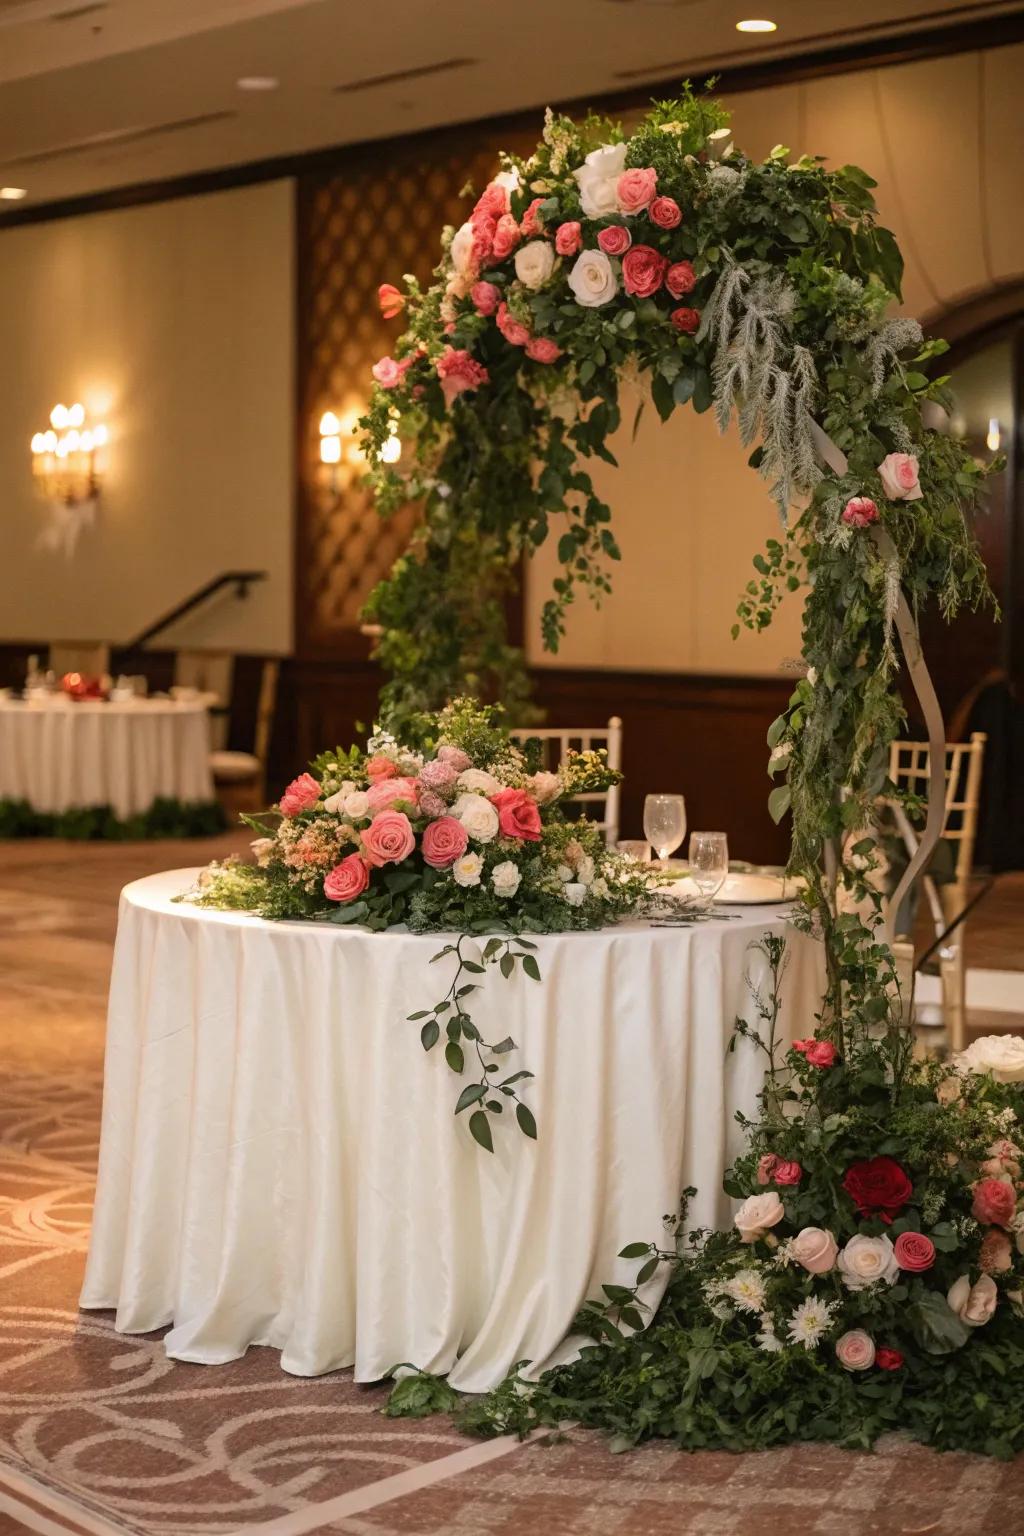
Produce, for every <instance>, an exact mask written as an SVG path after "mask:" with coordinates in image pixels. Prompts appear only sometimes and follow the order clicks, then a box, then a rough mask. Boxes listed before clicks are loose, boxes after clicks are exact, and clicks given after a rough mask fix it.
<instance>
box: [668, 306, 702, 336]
mask: <svg viewBox="0 0 1024 1536" xmlns="http://www.w3.org/2000/svg"><path fill="white" fill-rule="evenodd" d="M669 319H670V320H671V321H672V324H673V325H674V326H675V328H676V330H677V331H682V333H683V335H684V336H692V335H693V334H694V332H695V331H696V330H697V328H698V327H699V325H700V310H699V309H687V308H686V306H685V305H681V306H680V308H679V309H674V310H673V311H672V313H671V314H670V315H669Z"/></svg>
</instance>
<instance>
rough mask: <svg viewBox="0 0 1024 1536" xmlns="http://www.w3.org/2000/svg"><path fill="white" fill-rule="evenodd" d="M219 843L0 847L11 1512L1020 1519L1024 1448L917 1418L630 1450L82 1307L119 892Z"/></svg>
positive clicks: (752, 1528)
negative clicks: (186, 1346)
mask: <svg viewBox="0 0 1024 1536" xmlns="http://www.w3.org/2000/svg"><path fill="white" fill-rule="evenodd" d="M225 846H227V845H226V844H225V842H224V841H223V840H221V842H220V843H219V844H218V847H220V848H223V847H225ZM210 851H211V849H210V845H205V846H203V845H198V846H197V845H191V846H189V845H184V846H183V845H175V847H174V848H168V847H167V845H163V846H160V845H149V846H145V847H131V848H129V847H120V848H111V847H100V848H78V847H74V848H70V847H68V846H67V845H64V846H61V845H59V844H48V845H42V844H36V845H34V846H33V847H32V848H31V849H30V850H29V849H27V848H26V847H25V846H24V845H22V846H21V847H7V848H3V847H2V846H0V975H2V977H3V986H2V988H0V1533H2V1536H8V1533H11V1536H13V1533H15V1532H23V1531H24V1529H25V1528H26V1527H27V1528H30V1529H33V1530H37V1531H42V1532H45V1533H47V1536H61V1533H66V1532H72V1533H74V1536H112V1533H119V1536H220V1533H224V1536H227V1533H231V1536H242V1533H244V1536H256V1533H260V1536H301V1533H302V1532H304V1531H320V1532H324V1531H332V1532H343V1533H351V1536H382V1533H389V1532H390V1533H395V1536H397V1533H403V1536H448V1533H453V1536H485V1533H487V1536H490V1533H509V1536H512V1533H513V1532H515V1533H517V1536H518V1532H519V1531H520V1530H522V1529H523V1528H524V1527H526V1526H529V1527H530V1528H532V1530H533V1531H534V1532H537V1533H540V1536H542V1533H547V1532H559V1533H566V1536H648V1533H651V1536H653V1533H655V1532H657V1533H659V1536H661V1533H664V1532H665V1531H673V1532H678V1533H680V1536H683V1533H695V1536H696V1533H704V1536H719V1533H721V1536H730V1533H743V1536H762V1533H764V1536H767V1533H769V1532H776V1531H778V1530H779V1529H780V1528H783V1529H785V1530H786V1531H787V1533H790V1536H819V1533H820V1536H824V1533H826V1532H830V1533H831V1532H834V1531H836V1530H840V1531H842V1532H843V1533H844V1536H861V1533H863V1536H874V1533H880V1536H881V1533H885V1536H890V1533H891V1536H897V1533H900V1536H911V1533H915V1536H916V1533H922V1536H923V1533H925V1532H928V1533H931V1532H936V1533H947V1532H948V1533H951V1536H952V1533H954V1532H955V1533H961V1536H975V1533H976V1536H981V1533H983V1532H988V1531H992V1530H996V1529H998V1530H1000V1531H1003V1532H1007V1533H1012V1532H1017V1531H1022V1532H1024V1477H1022V1475H1021V1471H1020V1469H1019V1467H1017V1466H1003V1465H1000V1464H995V1463H991V1462H988V1461H985V1460H981V1459H978V1458H972V1457H967V1456H937V1455H934V1454H932V1453H930V1452H927V1451H925V1450H922V1449H920V1448H917V1447H911V1446H906V1445H903V1444H901V1443H899V1442H891V1443H889V1444H887V1445H886V1446H885V1447H884V1448H883V1449H882V1450H881V1451H880V1452H879V1453H878V1454H876V1455H874V1456H854V1455H849V1454H845V1453H843V1452H840V1451H836V1450H833V1449H831V1448H827V1447H810V1448H802V1449H799V1450H792V1451H780V1452H771V1453H766V1454H764V1455H756V1456H744V1457H736V1456H730V1455H727V1454H718V1453H705V1454H701V1455H696V1456H684V1455H680V1454H679V1453H677V1452H675V1451H673V1450H671V1449H669V1448H667V1447H665V1446H660V1445H659V1446H651V1447H647V1448H644V1449H642V1450H640V1451H637V1452H635V1453H633V1454H631V1455H624V1456H613V1455H611V1454H610V1453H609V1451H608V1450H607V1448H606V1447H605V1445H604V1444H603V1443H602V1442H601V1441H600V1440H599V1439H597V1438H596V1437H594V1436H590V1435H584V1434H582V1433H580V1432H576V1431H571V1432H570V1433H569V1434H568V1435H567V1436H566V1437H565V1438H564V1439H563V1440H562V1441H561V1442H559V1443H557V1444H550V1443H545V1442H541V1443H536V1444H529V1445H525V1446H520V1445H517V1444H515V1443H511V1442H510V1443H506V1442H496V1443H491V1444H487V1443H480V1442H475V1441H468V1440H466V1439H465V1438H464V1437H463V1436H461V1435H459V1434H457V1433H456V1432H455V1431H454V1430H453V1429H452V1428H451V1426H450V1425H449V1423H448V1422H447V1421H446V1420H444V1419H427V1420H423V1421H418V1422H409V1421H393V1420H388V1419H385V1418H383V1417H382V1416H381V1415H380V1413H379V1409H380V1406H381V1404H382V1402H383V1399H384V1396H385V1392H386V1389H384V1388H366V1387H357V1386H355V1385H354V1384H353V1383H352V1381H351V1379H350V1377H349V1376H348V1374H347V1373H345V1372H338V1373H335V1374H333V1375H330V1376H325V1377H321V1378H318V1379H316V1380H313V1381H308V1380H300V1379H296V1378H294V1377H289V1376H287V1375H285V1374H284V1373H283V1372H282V1371H281V1370H280V1368H279V1366H278V1361H277V1356H276V1355H275V1354H274V1353H273V1352H272V1351H270V1350H265V1349H254V1350H251V1351H250V1352H249V1354H248V1356H247V1357H246V1358H245V1359H244V1360H240V1361H236V1362H234V1363H233V1364H230V1365H225V1366H219V1367H216V1368H213V1367H202V1366H191V1365H186V1364H181V1363H178V1362H174V1361H170V1360H168V1359H167V1358H166V1356H165V1355H164V1352H163V1348H162V1345H161V1339H160V1336H159V1335H156V1334H151V1335H146V1336H144V1337H126V1336H124V1335H119V1334H116V1333H115V1332H114V1331H113V1328H112V1326H111V1319H110V1316H109V1315H107V1314H102V1313H99V1314H98V1313H90V1314H80V1313H79V1312H78V1311H77V1307H76V1298H77V1294H78V1289H79V1285H80V1281H81V1274H82V1268H83V1264H84V1256H85V1249H86V1244H87V1240H88V1221H89V1212H90V1203H91V1199H92V1188H93V1184H92V1179H93V1173H94V1168H95V1155H96V1138H97V1132H98V1122H99V1108H100V1091H101V1054H102V1028H103V1000H104V994H105V990H106V983H107V974H108V971H109V961H110V944H111V939H112V934H113V920H114V913H115V908H116V893H117V890H118V888H119V887H120V885H121V884H123V883H124V882H125V881H126V880H128V879H132V878H135V877H136V876H137V875H140V874H143V873H148V872H150V871H152V870H155V869H158V868H160V867H164V866H166V865H168V864H169V863H172V862H173V863H189V862H199V861H200V860H201V859H202V858H205V857H207V856H209V854H210ZM391 1480H397V1481H391ZM418 1485H419V1486H418Z"/></svg>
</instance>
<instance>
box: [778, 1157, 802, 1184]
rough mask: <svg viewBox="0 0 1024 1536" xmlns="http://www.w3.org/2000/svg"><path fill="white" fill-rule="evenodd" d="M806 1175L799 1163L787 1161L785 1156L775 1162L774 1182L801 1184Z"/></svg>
mask: <svg viewBox="0 0 1024 1536" xmlns="http://www.w3.org/2000/svg"><path fill="white" fill-rule="evenodd" d="M803 1176H804V1171H803V1169H802V1168H801V1166H800V1164H799V1163H792V1162H787V1161H785V1160H784V1159H783V1158H780V1159H779V1161H778V1162H777V1163H776V1164H775V1167H774V1169H773V1170H772V1182H773V1183H775V1184H799V1183H800V1180H801V1179H802V1178H803Z"/></svg>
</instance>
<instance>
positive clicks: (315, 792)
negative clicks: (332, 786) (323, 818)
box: [278, 773, 320, 816]
mask: <svg viewBox="0 0 1024 1536" xmlns="http://www.w3.org/2000/svg"><path fill="white" fill-rule="evenodd" d="M319 799H320V785H319V784H318V783H317V781H316V779H314V777H313V775H312V774H311V773H300V774H299V776H298V778H297V779H292V781H291V783H290V784H289V785H288V788H287V789H286V790H285V792H284V794H283V795H282V796H281V799H280V802H279V804H278V810H279V811H280V812H281V815H282V816H298V814H299V812H300V811H311V810H312V809H313V807H314V805H316V803H317V801H318V800H319Z"/></svg>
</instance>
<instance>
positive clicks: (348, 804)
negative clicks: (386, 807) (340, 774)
mask: <svg viewBox="0 0 1024 1536" xmlns="http://www.w3.org/2000/svg"><path fill="white" fill-rule="evenodd" d="M342 810H343V811H344V812H345V815H346V816H349V817H351V819H352V820H353V821H362V819H363V817H364V816H369V814H370V801H369V797H368V795H367V793H366V791H365V790H364V789H355V790H353V791H352V793H351V794H350V795H346V796H345V804H344V805H343V806H342Z"/></svg>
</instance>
